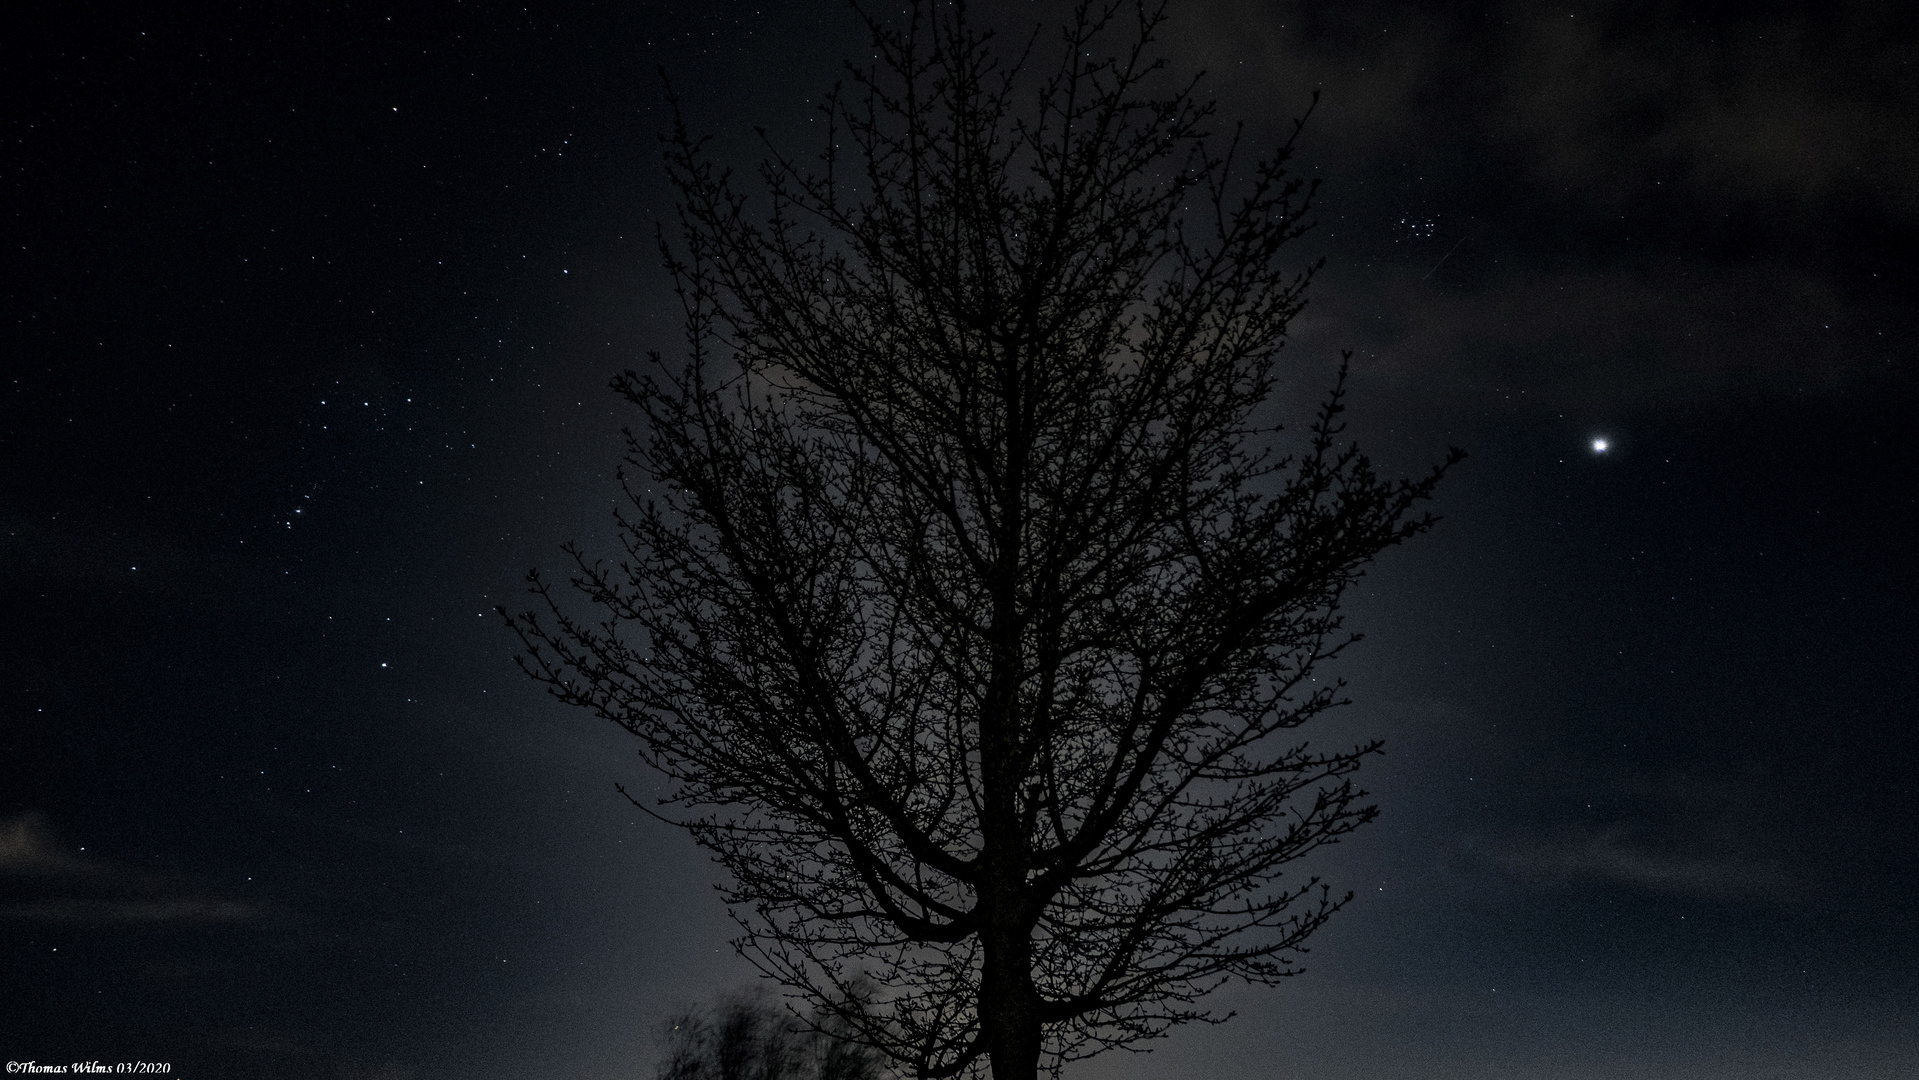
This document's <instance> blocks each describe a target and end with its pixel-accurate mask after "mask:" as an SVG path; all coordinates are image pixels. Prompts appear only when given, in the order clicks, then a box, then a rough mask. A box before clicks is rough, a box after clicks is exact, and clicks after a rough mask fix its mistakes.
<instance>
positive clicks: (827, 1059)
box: [659, 993, 884, 1080]
mask: <svg viewBox="0 0 1919 1080" xmlns="http://www.w3.org/2000/svg"><path fill="white" fill-rule="evenodd" d="M829 1027H830V1025H829ZM883 1075H884V1074H883V1072H882V1070H881V1068H880V1064H879V1055H878V1054H876V1053H874V1052H873V1051H872V1050H869V1049H867V1048H865V1047H863V1046H859V1045H857V1044H855V1043H851V1042H848V1041H846V1040H845V1039H841V1038H836V1037H835V1036H834V1035H833V1034H831V1032H830V1030H829V1029H822V1028H819V1027H813V1026H809V1025H806V1024H803V1023H801V1022H800V1021H799V1019H798V1018H797V1017H795V1016H794V1015H793V1014H792V1013H789V1012H787V1011H786V1010H784V1009H782V1008H780V1006H779V1005H778V1003H776V1002H774V1001H773V1000H772V999H771V998H770V997H769V996H767V995H766V994H763V993H736V994H730V995H728V996H726V997H724V998H722V999H721V1000H720V1002H719V1004H718V1005H717V1006H716V1007H714V1008H711V1009H690V1010H688V1011H686V1012H683V1013H680V1014H679V1015H677V1016H675V1017H674V1018H673V1020H672V1022H671V1023H670V1024H669V1026H668V1028H667V1031H666V1053H665V1055H664V1056H663V1057H662V1059H661V1061H660V1068H659V1080H881V1077H882V1076H883Z"/></svg>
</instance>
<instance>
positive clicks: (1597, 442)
mask: <svg viewBox="0 0 1919 1080" xmlns="http://www.w3.org/2000/svg"><path fill="white" fill-rule="evenodd" d="M1609 445H1610V444H1609V443H1607V442H1606V440H1604V439H1594V440H1593V453H1595V454H1603V453H1605V452H1606V447H1607V446H1609Z"/></svg>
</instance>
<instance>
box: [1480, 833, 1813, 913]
mask: <svg viewBox="0 0 1919 1080" xmlns="http://www.w3.org/2000/svg"><path fill="white" fill-rule="evenodd" d="M1491 858H1492V861H1493V862H1494V863H1495V864H1496V865H1497V866H1498V867H1499V868H1500V869H1502V870H1504V871H1506V872H1507V873H1510V874H1513V875H1514V876H1517V877H1520V878H1524V879H1526V880H1529V881H1533V882H1537V883H1542V884H1576V883H1589V882H1602V883H1610V884H1614V885H1621V886H1624V887H1626V888H1629V889H1636V890H1639V891H1642V892H1650V893H1660V894H1665V895H1670V896H1688V897H1700V898H1705V899H1713V900H1739V899H1760V898H1765V899H1784V898H1787V897H1789V896H1790V895H1792V894H1793V892H1794V891H1795V879H1794V877H1793V875H1792V874H1791V873H1790V872H1788V871H1787V869H1786V868H1785V867H1783V866H1780V865H1778V864H1774V863H1766V862H1758V861H1752V860H1748V859H1745V858H1742V857H1740V856H1738V855H1734V854H1727V853H1722V852H1710V853H1708V852H1703V851H1693V850H1685V849H1674V848H1672V847H1668V846H1664V845H1660V844H1656V843H1654V842H1652V841H1650V840H1649V839H1647V838H1646V837H1644V836H1641V835H1637V834H1635V832H1634V831H1632V830H1630V829H1628V828H1624V827H1615V828H1610V829H1605V830H1600V831H1594V832H1586V833H1579V834H1572V835H1566V836H1561V837H1556V838H1550V839H1544V840H1534V841H1527V842H1521V843H1514V844H1507V845H1504V846H1501V847H1496V848H1494V849H1493V851H1492V852H1491Z"/></svg>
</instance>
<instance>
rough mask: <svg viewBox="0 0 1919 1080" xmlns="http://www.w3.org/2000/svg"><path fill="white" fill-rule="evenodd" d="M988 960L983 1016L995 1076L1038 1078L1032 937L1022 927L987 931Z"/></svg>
mask: <svg viewBox="0 0 1919 1080" xmlns="http://www.w3.org/2000/svg"><path fill="white" fill-rule="evenodd" d="M980 937H981V944H982V945H984V946H985V952H986V965H985V970H984V971H983V972H982V976H983V977H982V978H981V980H980V1002H979V1020H980V1029H981V1032H982V1033H983V1034H984V1035H985V1036H986V1052H987V1054H988V1055H989V1056H990V1057H991V1058H992V1062H993V1080H1038V1077H1039V1050H1040V1023H1039V992H1038V990H1037V989H1036V988H1035V987H1034V986H1033V942H1032V939H1031V938H1030V937H1029V936H1028V931H1026V930H1025V929H1022V928H1011V927H1006V928H996V929H993V930H991V931H986V932H983V933H982V934H981V935H980Z"/></svg>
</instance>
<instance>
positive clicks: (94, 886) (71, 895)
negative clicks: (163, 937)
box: [0, 811, 264, 927]
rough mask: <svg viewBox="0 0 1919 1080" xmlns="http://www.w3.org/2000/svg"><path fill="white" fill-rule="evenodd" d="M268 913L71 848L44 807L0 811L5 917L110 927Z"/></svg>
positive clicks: (1, 914) (231, 919)
mask: <svg viewBox="0 0 1919 1080" xmlns="http://www.w3.org/2000/svg"><path fill="white" fill-rule="evenodd" d="M262 914H264V913H263V912H262V911H261V909H260V908H258V907H257V906H255V905H252V904H245V903H240V902H237V901H232V900H220V899H210V898H207V897H204V896H200V895H197V891H196V890H193V889H190V888H187V887H185V886H183V885H182V884H181V883H179V882H176V881H172V880H170V879H167V878H163V877H158V876H155V875H152V874H140V873H134V872H131V871H128V870H125V869H123V868H121V867H117V866H114V865H113V864H111V863H108V862H105V861H103V860H100V859H97V858H93V857H91V856H88V855H85V854H82V853H81V852H80V851H79V850H69V849H68V848H66V847H65V846H64V845H62V844H60V843H59V841H58V840H57V839H56V838H55V836H54V834H53V831H52V829H51V828H50V827H49V826H48V824H47V820H46V815H45V814H42V813H40V812H38V811H30V812H28V813H24V814H19V815H16V816H14V817H10V818H0V921H7V922H33V923H60V924H68V925H81V926H99V927H110V926H137V925H156V924H168V925H183V924H195V923H238V922H249V921H252V920H255V919H258V918H260V917H261V916H262Z"/></svg>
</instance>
